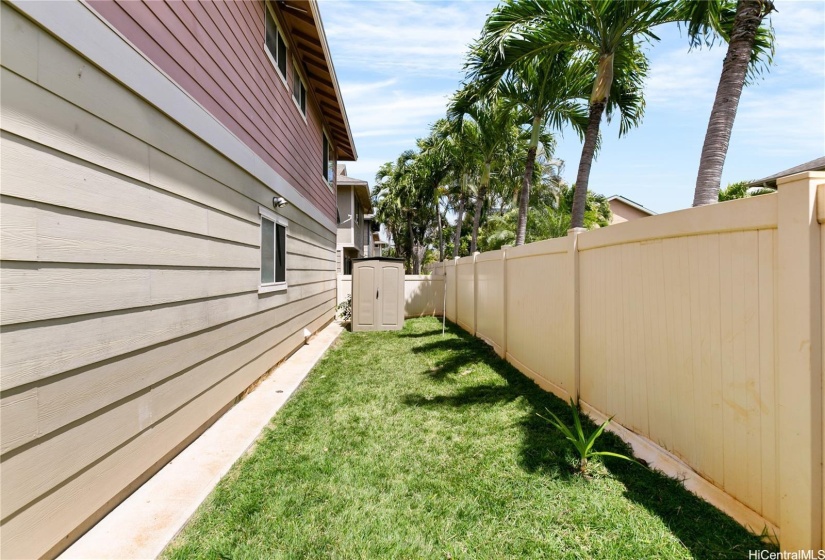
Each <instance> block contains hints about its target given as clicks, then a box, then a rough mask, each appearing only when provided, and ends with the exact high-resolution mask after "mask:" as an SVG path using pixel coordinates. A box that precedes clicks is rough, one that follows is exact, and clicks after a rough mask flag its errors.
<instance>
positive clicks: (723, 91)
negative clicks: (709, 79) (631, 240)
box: [680, 0, 774, 206]
mask: <svg viewBox="0 0 825 560" xmlns="http://www.w3.org/2000/svg"><path fill="white" fill-rule="evenodd" d="M680 7H681V10H682V11H683V17H684V19H685V20H686V21H687V22H688V35H689V36H690V38H691V44H692V45H693V46H698V45H700V44H701V43H702V42H704V43H706V44H709V45H712V44H713V43H714V41H715V40H716V39H717V38H721V39H722V40H724V41H727V43H728V52H727V55H726V56H725V60H724V62H723V63H722V75H721V76H720V77H719V85H718V86H717V88H716V97H715V98H714V100H713V109H712V110H711V113H710V119H709V121H708V129H707V132H706V133H705V142H704V144H703V145H702V156H701V158H700V160H699V171H698V173H697V176H696V190H695V191H694V195H693V205H694V206H703V205H705V204H713V203H714V202H717V201H718V200H719V193H720V190H719V189H720V186H721V181H722V168H723V167H724V165H725V157H726V156H727V153H728V143H729V142H730V135H731V132H732V130H733V122H734V120H735V119H736V111H737V109H738V107H739V99H740V98H741V96H742V88H743V87H744V86H745V84H746V83H747V79H748V76H749V74H750V76H751V77H754V76H756V75H758V74H759V73H760V71H761V70H762V69H767V68H768V67H769V65H770V63H771V61H772V56H773V44H774V42H773V40H774V36H773V30H772V29H771V28H770V26H768V27H765V26H763V25H762V22H763V20H764V19H765V17H766V16H767V15H768V14H770V13H771V12H772V11H774V5H773V2H772V1H771V0H738V2H737V1H731V0H712V1H709V0H683V2H682V4H681V6H680Z"/></svg>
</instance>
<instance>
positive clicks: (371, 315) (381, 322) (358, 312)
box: [352, 257, 404, 331]
mask: <svg viewBox="0 0 825 560" xmlns="http://www.w3.org/2000/svg"><path fill="white" fill-rule="evenodd" d="M403 326H404V262H403V261H402V260H401V259H390V258H386V257H374V258H367V259H353V260H352V330H353V331H398V330H401V328H402V327H403Z"/></svg>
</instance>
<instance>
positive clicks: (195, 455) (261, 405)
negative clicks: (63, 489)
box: [59, 323, 342, 560]
mask: <svg viewBox="0 0 825 560" xmlns="http://www.w3.org/2000/svg"><path fill="white" fill-rule="evenodd" d="M341 331H342V328H341V326H340V325H338V324H337V323H331V324H330V325H328V326H327V327H326V328H324V329H323V330H321V331H320V332H319V333H318V334H317V335H315V337H313V338H312V339H311V340H310V342H309V344H307V345H306V346H303V347H302V348H301V349H300V350H298V351H297V352H296V353H295V354H293V355H292V356H291V357H290V358H289V359H288V360H286V361H285V362H284V363H283V364H281V365H280V366H279V367H278V368H277V369H276V370H275V371H274V372H273V373H272V374H271V375H270V376H269V377H268V378H267V379H266V380H264V382H263V383H261V384H260V385H259V386H258V387H257V388H256V389H255V390H254V391H253V392H252V393H250V394H249V395H248V396H247V397H246V398H245V399H244V400H242V401H241V402H240V403H238V404H237V405H236V406H235V407H233V408H231V409H230V410H229V411H228V412H227V413H226V414H225V415H223V416H222V417H221V418H220V419H218V421H217V422H215V424H213V425H212V426H211V427H210V428H209V429H208V430H206V431H205V432H204V433H203V434H202V435H201V436H200V437H199V438H198V439H196V440H195V441H194V442H192V444H191V445H189V447H187V448H186V449H184V450H183V451H182V452H181V453H180V454H179V455H178V456H177V457H175V458H174V459H173V460H172V461H171V462H170V463H169V464H167V465H166V466H165V467H163V469H161V470H160V471H159V472H158V473H157V474H156V475H155V476H153V477H152V478H151V479H149V480H148V481H147V482H146V483H145V484H144V485H143V486H141V487H140V488H138V489H137V490H136V491H135V492H134V493H133V494H132V495H131V496H129V497H128V498H127V499H126V500H125V501H124V502H122V503H121V504H120V505H119V506H117V507H116V508H115V509H114V510H112V512H111V513H109V515H107V516H106V517H104V518H103V519H102V520H101V521H100V522H99V523H98V524H97V525H95V526H94V527H92V528H91V529H90V530H89V531H88V532H87V533H86V534H84V535H83V536H82V537H81V538H80V539H78V540H77V541H76V542H75V543H74V544H73V545H72V546H71V547H69V548H68V549H67V550H66V551H65V552H64V553H63V554H62V555H61V556H60V557H59V558H64V559H69V558H71V559H83V560H90V559H96V558H106V559H111V558H117V559H124V560H125V559H138V558H140V559H144V558H146V559H148V558H156V557H157V556H158V555H159V554H160V553H161V552H162V551H163V549H164V548H165V547H166V545H167V544H169V542H170V541H171V540H172V539H173V538H175V535H177V534H178V532H180V530H181V529H182V528H183V526H184V525H185V524H186V522H187V521H188V520H189V518H190V517H191V516H192V514H194V513H195V510H196V509H197V508H198V506H199V505H200V504H201V502H203V500H204V499H206V497H207V496H208V495H209V493H210V492H211V491H212V489H213V488H214V487H215V485H216V484H217V483H218V481H220V479H221V478H222V477H223V476H224V475H225V474H226V473H227V472H228V471H229V468H230V467H231V466H232V465H233V464H234V463H235V461H237V460H238V458H239V457H240V456H241V455H243V453H244V452H245V451H246V450H247V449H249V448H250V446H252V444H253V443H255V440H256V439H257V438H258V435H259V434H260V432H261V430H263V429H264V427H266V425H267V424H268V423H269V420H270V419H271V418H272V417H273V416H274V415H275V413H276V412H277V411H278V410H279V409H280V408H281V407H282V406H283V405H284V403H286V401H287V400H288V399H289V397H290V396H291V395H292V393H294V392H295V390H296V389H297V388H298V386H299V385H300V384H301V382H302V381H303V380H304V378H305V377H306V376H307V374H308V373H309V370H311V369H312V367H313V366H314V365H315V364H316V363H317V362H318V360H319V359H320V358H321V356H323V355H324V353H325V352H326V350H327V349H328V348H329V347H330V345H331V344H332V343H333V342H335V340H336V339H337V338H338V336H339V335H340V334H341Z"/></svg>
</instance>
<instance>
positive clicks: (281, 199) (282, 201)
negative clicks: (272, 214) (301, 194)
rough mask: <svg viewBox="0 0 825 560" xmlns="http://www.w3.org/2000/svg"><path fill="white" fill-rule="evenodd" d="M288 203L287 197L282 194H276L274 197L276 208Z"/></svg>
mask: <svg viewBox="0 0 825 560" xmlns="http://www.w3.org/2000/svg"><path fill="white" fill-rule="evenodd" d="M286 204H287V202H286V199H285V198H284V197H282V196H276V197H274V198H273V199H272V206H274V207H275V208H283V207H284V206H286Z"/></svg>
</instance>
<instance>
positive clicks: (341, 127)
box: [275, 0, 358, 161]
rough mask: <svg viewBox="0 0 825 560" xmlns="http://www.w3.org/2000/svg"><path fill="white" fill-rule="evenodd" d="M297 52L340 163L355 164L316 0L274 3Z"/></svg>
mask: <svg viewBox="0 0 825 560" xmlns="http://www.w3.org/2000/svg"><path fill="white" fill-rule="evenodd" d="M275 3H276V4H277V6H278V7H279V8H280V12H281V15H282V16H283V19H284V22H285V24H286V26H287V28H288V29H287V31H288V33H289V35H290V36H291V37H292V40H293V41H294V42H295V43H296V45H297V46H298V47H299V48H298V49H296V50H297V51H298V52H297V55H298V59H299V60H300V64H301V69H302V70H303V72H304V75H305V76H306V77H307V80H308V81H309V88H310V89H311V90H312V92H313V94H314V95H315V99H316V101H317V102H318V105H319V107H320V109H321V113H322V115H323V118H324V123H325V124H326V128H327V130H328V131H329V134H330V135H331V136H332V138H330V140H332V143H333V145H334V146H335V154H336V156H337V159H339V160H348V161H355V160H356V159H358V152H356V150H355V141H354V140H353V138H352V130H350V126H349V119H347V111H346V109H345V108H344V101H343V99H342V97H341V88H340V86H339V85H338V78H337V77H336V75H335V67H334V66H333V64H332V56H331V55H330V52H329V45H328V44H327V37H326V35H325V34H324V26H323V23H322V22H321V13H320V11H319V10H318V2H317V0H275Z"/></svg>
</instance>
